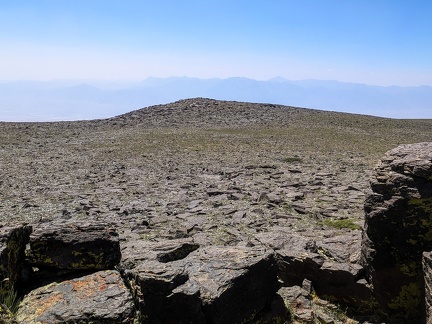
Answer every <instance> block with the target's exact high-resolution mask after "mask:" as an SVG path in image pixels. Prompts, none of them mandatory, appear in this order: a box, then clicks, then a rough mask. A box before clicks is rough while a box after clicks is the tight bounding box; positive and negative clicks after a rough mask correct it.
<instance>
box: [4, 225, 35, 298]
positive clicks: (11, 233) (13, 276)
mask: <svg viewBox="0 0 432 324" xmlns="http://www.w3.org/2000/svg"><path fill="white" fill-rule="evenodd" d="M31 231H32V228H31V226H21V225H18V226H4V227H0V282H1V291H0V295H4V294H5V293H7V291H6V290H18V289H19V288H21V286H22V284H23V283H24V282H25V281H26V280H28V277H29V271H30V268H29V267H28V266H27V265H26V262H25V249H26V244H27V243H28V242H29V237H30V233H31Z"/></svg>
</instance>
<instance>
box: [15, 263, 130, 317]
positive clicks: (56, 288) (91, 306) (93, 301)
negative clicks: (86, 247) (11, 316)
mask: <svg viewBox="0 0 432 324" xmlns="http://www.w3.org/2000/svg"><path fill="white" fill-rule="evenodd" d="M134 316H135V309H134V303H133V299H132V296H131V294H130V291H129V290H128V289H127V288H126V286H125V285H124V283H123V280H122V278H121V276H120V274H119V273H118V272H117V271H115V270H107V271H99V272H96V273H93V274H90V275H87V276H83V277H80V278H75V279H70V280H65V281H62V282H60V283H57V282H53V283H51V284H49V285H46V286H43V287H40V288H38V289H35V290H33V291H32V292H30V293H29V294H28V295H27V296H25V297H24V299H23V301H22V302H21V304H20V308H19V310H18V313H17V316H16V319H17V321H18V322H19V323H47V324H48V323H49V324H52V323H90V322H93V323H133V320H134Z"/></svg>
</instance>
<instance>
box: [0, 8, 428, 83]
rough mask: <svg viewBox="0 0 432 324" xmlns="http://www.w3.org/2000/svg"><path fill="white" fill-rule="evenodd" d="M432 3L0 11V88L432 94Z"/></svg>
mask: <svg viewBox="0 0 432 324" xmlns="http://www.w3.org/2000/svg"><path fill="white" fill-rule="evenodd" d="M431 14H432V1H430V0H424V1H422V0H412V1H406V0H379V1H377V0H326V1H323V0H181V1H180V0H158V1H154V0H103V1H102V0H37V1H36V0H26V1H25V0H0V81H13V80H39V81H47V80H57V79H98V80H142V79H145V78H147V77H150V76H153V77H169V76H188V77H197V78H228V77H247V78H252V79H256V80H267V79H270V78H273V77H277V76H281V77H284V78H286V79H290V80H302V79H321V80H338V81H344V82H357V83H365V84H372V85H385V86H387V85H399V86H419V85H432V60H431V58H432V41H431V36H430V35H431V32H432V19H431V17H430V15H431Z"/></svg>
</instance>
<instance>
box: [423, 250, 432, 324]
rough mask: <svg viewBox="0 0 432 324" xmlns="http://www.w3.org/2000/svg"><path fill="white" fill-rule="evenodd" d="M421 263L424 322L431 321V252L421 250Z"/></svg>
mask: <svg viewBox="0 0 432 324" xmlns="http://www.w3.org/2000/svg"><path fill="white" fill-rule="evenodd" d="M422 265H423V276H424V283H425V292H424V296H425V309H426V314H425V316H426V321H425V322H426V323H432V252H423V258H422Z"/></svg>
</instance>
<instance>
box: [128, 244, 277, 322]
mask: <svg viewBox="0 0 432 324" xmlns="http://www.w3.org/2000/svg"><path fill="white" fill-rule="evenodd" d="M137 244H138V245H140V244H141V245H144V243H143V242H136V243H135V245H134V250H133V251H136V255H135V257H134V256H133V255H132V254H131V253H133V251H132V250H130V251H123V254H124V255H125V257H126V259H125V260H124V261H125V263H124V264H123V267H124V266H125V265H126V266H127V265H129V266H131V265H133V267H132V268H129V269H125V268H124V269H123V271H124V272H125V275H126V277H127V278H128V280H129V281H130V282H131V286H132V287H133V290H134V293H135V294H136V295H137V296H141V298H142V302H141V312H142V314H143V315H144V316H147V317H148V318H149V320H150V322H157V321H161V322H163V323H168V322H179V321H180V322H185V323H186V322H194V323H237V322H242V321H246V320H248V319H252V318H253V316H254V314H256V313H258V312H259V311H260V310H261V309H263V308H264V307H265V306H266V305H267V304H268V303H269V302H270V301H271V299H272V297H273V295H274V294H275V292H276V291H277V288H278V283H277V276H276V267H275V261H274V255H273V252H272V251H271V250H270V249H266V248H265V247H263V246H259V247H239V246H235V247H222V246H206V247H203V248H201V247H200V248H198V249H197V250H195V251H193V252H190V253H189V254H188V255H187V256H184V257H183V258H181V259H177V260H173V261H170V262H160V259H159V260H158V258H157V256H158V255H161V251H162V250H165V251H166V250H167V249H168V250H173V249H174V250H175V246H176V244H177V246H178V247H181V246H184V244H185V240H178V241H176V240H171V241H165V242H158V243H151V242H147V249H148V250H145V249H140V248H137V246H138V245H137ZM168 247H169V248H168ZM129 248H131V247H129ZM147 251H148V253H147ZM151 251H153V252H151ZM155 251H156V252H155ZM157 251H158V252H157ZM128 258H131V259H130V260H132V259H134V260H137V259H141V261H140V262H135V263H130V262H128Z"/></svg>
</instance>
